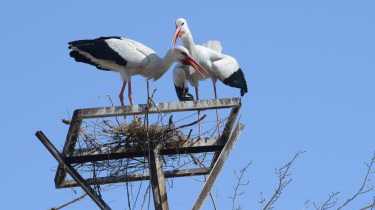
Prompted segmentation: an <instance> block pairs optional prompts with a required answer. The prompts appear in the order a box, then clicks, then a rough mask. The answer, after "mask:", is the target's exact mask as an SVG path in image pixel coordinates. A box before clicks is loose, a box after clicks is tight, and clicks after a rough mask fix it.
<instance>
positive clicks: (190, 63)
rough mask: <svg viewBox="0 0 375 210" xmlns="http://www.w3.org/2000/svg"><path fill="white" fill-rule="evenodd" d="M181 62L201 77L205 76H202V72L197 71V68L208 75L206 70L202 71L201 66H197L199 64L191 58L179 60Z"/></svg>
mask: <svg viewBox="0 0 375 210" xmlns="http://www.w3.org/2000/svg"><path fill="white" fill-rule="evenodd" d="M181 62H182V63H183V64H185V65H190V66H191V67H193V68H194V70H195V71H197V72H198V73H199V74H200V75H201V76H202V77H206V76H204V74H202V72H201V71H199V70H198V67H199V68H201V69H202V70H203V71H205V72H206V73H207V74H208V72H207V70H206V69H204V68H203V67H202V66H201V65H199V63H197V62H196V61H195V60H194V59H193V58H192V57H187V58H186V59H184V60H181Z"/></svg>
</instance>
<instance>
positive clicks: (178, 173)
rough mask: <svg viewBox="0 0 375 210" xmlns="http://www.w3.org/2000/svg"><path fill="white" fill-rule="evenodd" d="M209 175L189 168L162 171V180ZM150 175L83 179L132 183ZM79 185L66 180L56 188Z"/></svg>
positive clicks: (99, 183) (97, 182)
mask: <svg viewBox="0 0 375 210" xmlns="http://www.w3.org/2000/svg"><path fill="white" fill-rule="evenodd" d="M209 173H210V170H209V169H207V168H191V169H183V170H172V171H164V178H176V177H185V176H199V175H207V174H209ZM149 179H150V175H149V174H148V173H146V174H133V175H120V176H116V177H97V178H95V179H92V178H89V179H85V181H86V182H87V183H88V184H90V185H94V184H98V185H102V184H113V183H119V182H134V181H143V180H149ZM78 186H79V185H78V184H77V182H76V181H75V180H67V181H64V182H63V183H62V184H61V185H60V186H58V188H70V187H78Z"/></svg>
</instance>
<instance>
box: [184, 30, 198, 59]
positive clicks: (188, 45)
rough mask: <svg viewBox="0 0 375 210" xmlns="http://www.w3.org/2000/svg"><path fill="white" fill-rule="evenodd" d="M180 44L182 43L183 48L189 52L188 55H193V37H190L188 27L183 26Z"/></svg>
mask: <svg viewBox="0 0 375 210" xmlns="http://www.w3.org/2000/svg"><path fill="white" fill-rule="evenodd" d="M182 42H183V43H184V47H186V49H188V50H189V52H190V54H193V51H194V46H195V43H194V39H193V35H191V32H190V29H189V27H188V26H185V36H184V37H182Z"/></svg>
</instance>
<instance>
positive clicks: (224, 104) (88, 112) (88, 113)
mask: <svg viewBox="0 0 375 210" xmlns="http://www.w3.org/2000/svg"><path fill="white" fill-rule="evenodd" d="M239 106H241V98H221V99H210V100H198V101H181V102H166V103H157V104H155V105H153V104H151V105H150V107H149V109H148V113H149V114H154V113H165V112H184V111H197V110H207V109H224V108H230V107H239ZM76 111H77V112H78V117H79V118H80V119H87V118H101V117H114V116H127V115H135V114H144V113H145V112H146V104H140V105H133V106H130V105H128V106H113V107H98V108H86V109H78V110H76Z"/></svg>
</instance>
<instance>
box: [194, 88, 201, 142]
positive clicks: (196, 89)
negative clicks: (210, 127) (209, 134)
mask: <svg viewBox="0 0 375 210" xmlns="http://www.w3.org/2000/svg"><path fill="white" fill-rule="evenodd" d="M198 92H199V91H198V86H197V87H195V97H196V98H197V100H199V93H198ZM200 118H201V111H198V120H199V119H200ZM198 130H199V138H201V136H202V127H201V122H200V121H199V122H198Z"/></svg>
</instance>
